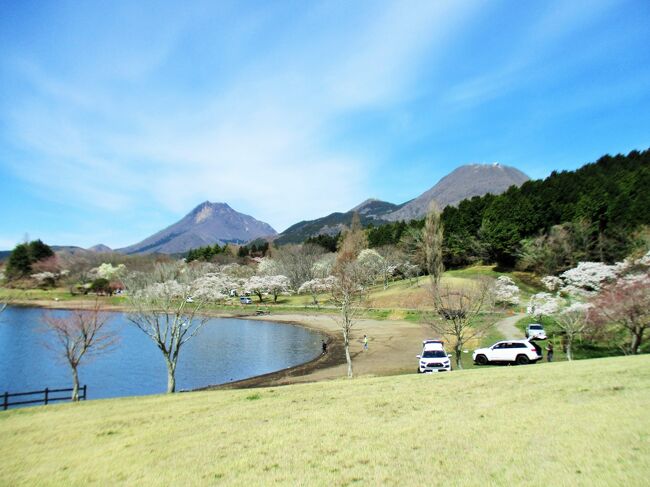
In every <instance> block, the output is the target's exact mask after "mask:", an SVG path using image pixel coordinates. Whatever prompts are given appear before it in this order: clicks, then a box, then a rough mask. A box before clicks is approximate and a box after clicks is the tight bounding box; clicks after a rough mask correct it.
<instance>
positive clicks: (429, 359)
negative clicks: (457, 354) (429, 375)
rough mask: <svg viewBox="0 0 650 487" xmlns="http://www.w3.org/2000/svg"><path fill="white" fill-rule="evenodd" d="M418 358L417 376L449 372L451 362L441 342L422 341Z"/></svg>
mask: <svg viewBox="0 0 650 487" xmlns="http://www.w3.org/2000/svg"><path fill="white" fill-rule="evenodd" d="M416 357H417V358H418V374H422V373H425V372H450V371H451V360H450V359H449V355H448V354H447V352H446V351H445V347H444V345H443V342H442V340H424V341H423V342H422V353H421V354H420V355H416Z"/></svg>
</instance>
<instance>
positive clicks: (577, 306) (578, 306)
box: [560, 301, 593, 315]
mask: <svg viewBox="0 0 650 487" xmlns="http://www.w3.org/2000/svg"><path fill="white" fill-rule="evenodd" d="M592 307H593V305H592V304H591V303H582V302H580V301H575V302H573V303H571V304H570V305H569V306H567V307H566V308H564V309H562V311H560V314H562V315H567V314H571V313H578V314H585V313H586V312H587V311H588V310H589V309H590V308H592Z"/></svg>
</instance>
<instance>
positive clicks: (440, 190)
mask: <svg viewBox="0 0 650 487" xmlns="http://www.w3.org/2000/svg"><path fill="white" fill-rule="evenodd" d="M525 181H528V176H526V175H525V174H524V173H523V172H521V171H519V170H518V169H515V168H514V167H509V166H504V165H501V164H469V165H465V166H461V167H459V168H457V169H455V170H454V171H452V172H451V173H449V174H448V175H447V176H445V177H443V178H442V179H441V180H440V181H439V182H438V183H437V184H436V185H435V186H433V187H432V188H431V189H429V190H427V191H425V192H424V193H422V194H421V195H419V196H418V197H416V198H414V199H412V200H410V201H407V202H405V203H402V204H400V205H396V204H393V203H389V202H387V201H381V200H377V199H368V200H366V201H364V202H363V203H361V204H360V205H358V206H356V207H354V208H352V209H351V210H350V211H347V212H345V213H331V214H330V215H327V216H325V217H322V218H318V219H316V220H308V221H301V222H299V223H296V224H295V225H292V226H291V227H289V228H287V229H286V230H285V231H284V232H282V233H281V234H280V235H279V236H278V238H277V239H276V242H277V243H278V244H279V245H283V244H286V243H300V242H303V241H304V240H305V239H307V238H309V237H313V236H316V235H320V234H325V235H336V234H337V233H338V232H340V231H341V230H342V229H343V228H344V226H347V225H350V222H351V221H352V215H353V214H354V212H357V213H359V216H360V217H361V223H362V224H363V225H368V224H371V223H372V224H373V225H375V226H377V225H382V224H385V223H386V222H391V221H398V220H404V221H409V220H414V219H419V218H423V217H424V215H425V214H426V212H427V210H428V208H429V204H430V203H431V201H433V200H435V201H436V202H437V203H438V205H439V206H440V208H444V207H445V206H448V205H456V204H458V203H459V202H460V201H462V200H464V199H466V198H471V197H473V196H482V195H484V194H486V193H492V194H500V193H503V192H504V191H505V190H507V189H508V188H509V187H510V186H513V185H514V186H520V185H521V184H522V183H524V182H525Z"/></svg>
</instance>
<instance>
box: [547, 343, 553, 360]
mask: <svg viewBox="0 0 650 487" xmlns="http://www.w3.org/2000/svg"><path fill="white" fill-rule="evenodd" d="M546 361H547V362H553V343H551V342H548V344H547V345H546Z"/></svg>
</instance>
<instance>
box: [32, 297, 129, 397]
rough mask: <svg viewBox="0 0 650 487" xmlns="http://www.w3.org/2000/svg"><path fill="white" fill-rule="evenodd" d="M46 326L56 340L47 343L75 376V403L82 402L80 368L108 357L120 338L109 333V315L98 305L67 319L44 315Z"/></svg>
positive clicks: (73, 314)
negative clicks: (82, 365)
mask: <svg viewBox="0 0 650 487" xmlns="http://www.w3.org/2000/svg"><path fill="white" fill-rule="evenodd" d="M42 322H43V324H44V325H45V328H46V331H47V332H48V333H50V334H51V335H52V336H53V337H54V340H53V341H52V342H46V346H47V347H48V348H49V349H51V350H53V351H54V352H55V353H56V354H57V355H58V357H59V358H60V359H62V360H63V361H64V362H65V363H67V364H68V366H69V367H70V371H71V373H72V400H73V401H78V400H79V366H80V365H81V363H82V361H84V362H87V361H88V360H89V359H90V358H92V357H94V356H97V355H100V354H102V353H107V352H109V351H110V350H112V349H113V347H114V346H115V345H116V343H117V335H116V334H115V333H114V332H113V331H111V330H109V329H108V323H109V315H108V314H106V313H103V312H102V310H101V307H100V305H99V302H98V301H95V305H94V307H93V308H92V309H90V310H73V311H70V312H68V314H67V315H65V316H55V315H53V314H51V313H48V314H45V315H43V318H42Z"/></svg>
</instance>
